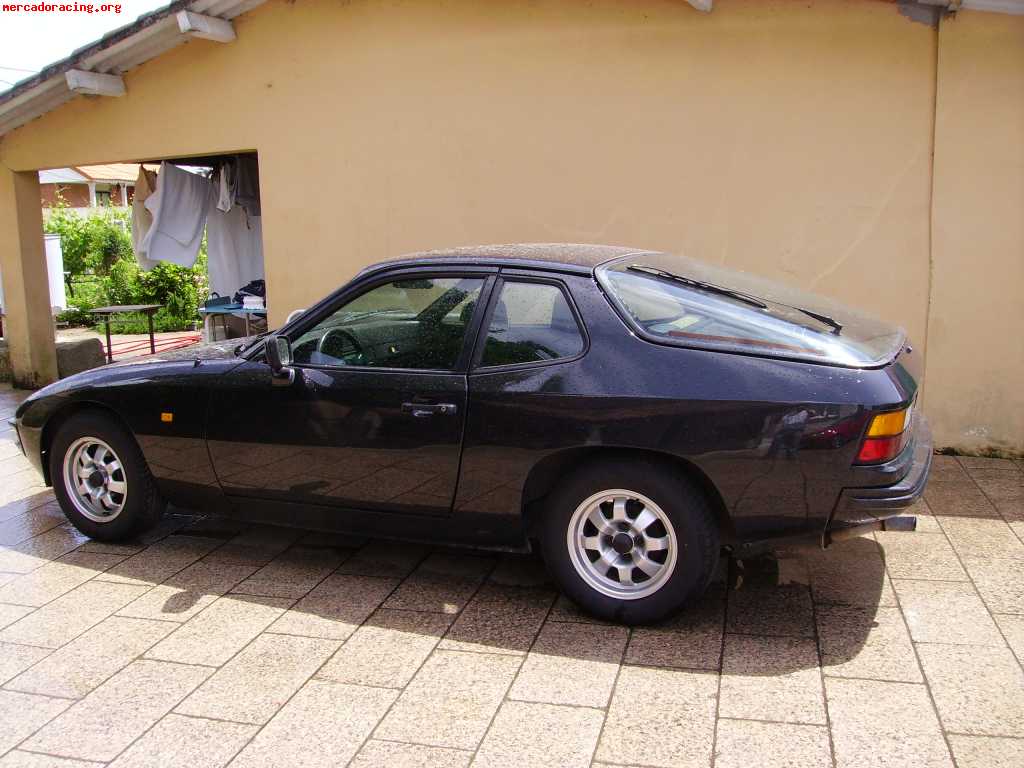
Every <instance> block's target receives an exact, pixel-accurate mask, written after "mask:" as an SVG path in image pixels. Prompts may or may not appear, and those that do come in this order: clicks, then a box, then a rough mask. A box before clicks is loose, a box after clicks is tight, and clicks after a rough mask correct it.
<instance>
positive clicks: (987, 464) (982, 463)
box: [956, 456, 1017, 477]
mask: <svg viewBox="0 0 1024 768" xmlns="http://www.w3.org/2000/svg"><path fill="white" fill-rule="evenodd" d="M956 460H957V461H959V462H960V466H961V467H963V468H964V469H966V470H967V473H968V474H969V475H971V476H972V477H973V476H974V475H975V473H976V472H977V470H992V469H998V470H1002V471H1010V472H1014V471H1016V470H1017V465H1016V464H1015V463H1014V461H1013V459H998V458H990V457H988V456H957V457H956Z"/></svg>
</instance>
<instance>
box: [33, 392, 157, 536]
mask: <svg viewBox="0 0 1024 768" xmlns="http://www.w3.org/2000/svg"><path fill="white" fill-rule="evenodd" d="M49 454H50V456H49V461H50V479H51V481H52V482H53V491H54V494H55V495H56V496H57V501H58V502H59V503H60V507H61V509H62V510H63V511H64V515H65V516H66V517H67V519H68V520H69V521H71V524H72V525H74V526H75V528H77V529H78V530H79V531H81V532H82V533H84V534H85V535H86V536H88V537H89V538H92V539H98V540H100V541H119V540H122V539H128V538H131V537H132V536H135V535H137V534H139V533H142V532H143V531H145V530H148V529H149V528H152V527H153V526H154V525H156V524H157V522H158V521H159V520H160V517H161V516H162V515H163V513H164V509H165V508H166V503H165V502H164V500H163V499H162V498H161V497H160V494H159V493H158V491H157V488H156V483H155V482H154V481H153V477H152V475H150V473H149V467H147V466H146V461H145V459H144V458H143V457H142V451H140V450H139V446H138V443H136V442H135V438H134V437H132V435H131V434H130V433H129V432H128V431H127V430H126V429H125V428H124V427H122V426H121V425H120V424H119V423H118V422H117V421H116V420H115V419H114V418H112V417H110V416H107V415H106V414H103V413H100V412H97V411H84V412H81V413H77V414H75V415H74V416H72V417H71V418H69V419H68V420H67V421H66V422H64V424H62V425H61V426H60V429H59V430H58V431H57V434H56V436H55V437H54V439H53V442H52V444H51V445H50V451H49ZM72 468H73V469H72ZM90 470H91V471H90ZM87 472H88V473H89V474H88V475H87V476H84V477H83V474H85V473H87ZM76 475H77V476H78V477H81V483H78V482H77V481H76V479H75V478H76ZM86 490H91V491H93V492H95V493H98V494H99V497H98V498H87V497H86V496H85V495H84V492H85V491H86Z"/></svg>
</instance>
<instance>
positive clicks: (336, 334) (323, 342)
mask: <svg viewBox="0 0 1024 768" xmlns="http://www.w3.org/2000/svg"><path fill="white" fill-rule="evenodd" d="M333 338H337V339H338V342H340V343H341V345H342V347H341V349H340V350H339V354H334V352H332V351H330V349H328V350H325V349H324V347H326V346H327V345H328V340H329V339H333ZM346 346H347V347H348V348H347V349H346ZM316 351H317V352H319V353H320V354H323V355H329V356H330V357H336V358H339V359H340V358H343V357H348V356H349V355H360V356H361V355H362V354H363V347H362V345H361V344H360V343H359V342H358V341H357V340H356V337H355V336H353V335H352V334H351V333H349V332H348V331H346V330H345V329H343V328H331V329H329V330H328V331H327V332H326V333H325V334H324V335H323V336H321V337H320V341H319V342H317V345H316Z"/></svg>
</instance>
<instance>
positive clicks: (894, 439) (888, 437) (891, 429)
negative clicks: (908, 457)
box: [856, 408, 911, 464]
mask: <svg viewBox="0 0 1024 768" xmlns="http://www.w3.org/2000/svg"><path fill="white" fill-rule="evenodd" d="M910 410H911V409H910V408H904V409H903V410H901V411H889V412H888V413H879V414H878V415H876V416H873V417H872V418H871V423H870V424H869V425H868V431H867V432H866V433H865V435H864V441H863V442H862V443H861V444H860V452H859V453H858V454H857V461H856V463H857V464H882V463H883V462H886V461H889V460H890V459H894V458H896V457H897V456H899V455H900V451H902V450H903V448H904V447H905V446H906V444H907V440H908V439H909V437H910Z"/></svg>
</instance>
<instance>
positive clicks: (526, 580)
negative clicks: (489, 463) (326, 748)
mask: <svg viewBox="0 0 1024 768" xmlns="http://www.w3.org/2000/svg"><path fill="white" fill-rule="evenodd" d="M182 521H185V522H184V524H182ZM176 527H177V530H175V531H174V532H173V533H171V534H170V535H169V536H168V537H167V538H166V539H164V542H165V543H166V542H169V541H174V542H180V543H182V545H184V546H187V543H188V540H189V539H194V540H196V541H202V542H206V546H210V542H211V540H219V541H222V542H223V543H222V544H219V545H217V544H216V543H215V542H214V545H213V548H212V549H211V551H210V552H208V553H207V554H205V555H204V556H203V557H201V558H199V559H197V560H196V561H195V562H194V563H192V564H190V565H189V566H188V567H186V568H184V569H182V570H181V571H180V572H179V573H177V574H175V575H173V576H171V577H170V578H168V579H166V580H164V581H163V582H162V584H161V585H160V586H159V587H158V589H157V590H154V593H155V594H160V595H161V596H162V597H161V599H160V602H159V605H157V604H155V603H154V602H153V599H154V597H155V594H154V595H152V596H151V597H150V599H149V607H148V609H147V611H149V612H140V611H138V610H136V609H134V608H133V606H132V605H129V606H127V607H126V608H125V609H122V611H121V613H122V615H128V616H131V615H138V616H140V617H141V616H150V617H151V618H165V619H172V620H178V621H182V620H184V619H187V618H189V617H190V616H191V615H194V614H195V613H196V612H198V611H199V610H201V609H203V608H205V607H206V606H207V605H209V604H210V603H211V602H212V601H214V600H215V599H217V598H218V597H221V596H224V595H229V596H230V598H231V599H232V600H235V601H241V602H246V601H248V602H252V603H261V602H265V601H267V600H268V599H270V598H274V599H281V598H290V599H291V600H294V602H292V603H290V607H287V609H286V610H284V611H283V613H282V614H281V615H280V616H279V617H278V618H277V619H276V621H274V622H273V623H271V624H270V625H269V627H268V628H267V631H269V632H272V633H280V634H292V635H300V636H310V637H322V638H326V639H344V640H349V641H350V642H351V643H353V648H355V649H358V646H359V645H360V643H364V642H370V638H374V642H376V643H378V644H383V647H385V648H387V647H393V648H394V649H395V654H396V656H400V655H401V654H402V653H403V652H404V651H403V650H402V649H403V648H405V647H407V646H409V645H410V644H420V645H422V644H423V643H428V644H431V645H433V644H437V645H438V647H440V648H441V649H446V650H461V651H476V652H486V653H500V654H510V653H511V654H523V653H526V652H528V651H529V652H532V653H534V654H542V655H544V656H547V657H552V658H553V659H555V660H557V659H558V658H559V657H562V658H565V659H567V660H568V659H576V660H581V661H603V662H610V663H619V662H622V663H626V664H629V665H636V666H652V667H661V668H674V669H683V670H695V671H707V672H723V673H724V674H738V675H743V676H751V675H754V676H760V675H764V676H777V675H781V674H787V673H790V672H794V671H799V670H802V669H811V668H817V667H818V666H821V667H823V668H824V669H825V670H826V671H827V670H828V668H829V667H843V666H844V665H846V664H849V663H855V660H856V659H857V658H858V656H859V655H860V654H861V653H862V651H863V649H864V647H865V645H866V644H867V643H868V640H869V637H870V636H871V633H872V631H874V630H875V629H877V628H878V627H879V622H880V621H885V622H888V621H891V620H893V618H894V617H893V616H891V615H889V614H890V613H891V612H892V611H895V608H892V607H891V606H894V597H893V594H892V590H891V588H890V587H889V586H888V581H887V578H886V575H885V565H884V559H883V555H882V550H881V548H880V547H879V545H878V544H877V543H876V542H875V541H874V539H873V538H871V537H863V538H858V539H852V540H848V541H844V542H842V543H839V544H836V545H834V546H833V547H832V548H830V549H829V550H826V551H823V550H816V549H813V548H807V549H791V550H783V551H780V552H777V553H773V554H771V555H767V556H763V557H759V558H757V559H752V560H746V561H736V560H732V559H730V558H728V557H725V556H723V557H722V559H721V561H720V564H719V567H718V569H717V571H716V573H715V575H714V577H713V580H712V583H711V584H710V586H709V588H708V590H707V592H706V594H705V595H704V596H703V597H702V598H701V599H700V600H698V601H696V602H695V603H694V604H693V605H691V606H689V607H688V608H687V609H685V610H683V611H681V612H679V613H678V614H676V615H674V616H672V617H670V618H668V619H666V620H664V621H662V622H659V623H657V624H651V625H647V626H638V627H632V628H627V627H625V626H624V625H620V624H616V623H614V622H604V621H600V620H597V619H595V618H593V617H592V616H590V615H589V614H587V613H586V612H585V611H583V610H582V609H580V608H579V607H578V606H576V605H574V604H573V603H572V602H571V601H570V600H568V599H567V598H566V597H565V596H563V595H560V594H559V593H558V592H557V590H556V588H555V587H554V585H553V583H552V581H551V579H550V577H549V576H548V574H547V572H546V570H545V567H544V564H543V562H542V561H541V560H540V558H538V557H534V556H529V555H514V554H501V555H495V554H491V553H487V552H481V551H478V550H469V549H457V548H449V547H431V546H425V545H419V544H407V543H397V542H388V541H383V540H377V539H374V540H364V539H360V538H358V537H353V536H341V535H333V534H322V533H307V532H302V531H296V530H294V529H286V528H274V527H270V526H247V525H245V524H240V523H237V522H235V521H232V520H227V519H223V518H198V519H190V518H178V519H177V525H176ZM144 543H145V542H142V541H140V542H137V543H136V544H137V545H142V544H144ZM335 563H337V567H335ZM117 570H118V569H117V567H116V566H115V568H113V569H112V572H113V573H114V574H115V575H116V571H117ZM99 578H101V579H102V578H104V577H103V576H100V577H99ZM286 604H287V603H286ZM153 611H156V613H152V612H153ZM895 618H898V612H897V615H896V616H895ZM356 633H359V638H361V639H357V640H356V641H354V642H353V641H351V640H350V638H352V637H354V636H355V635H356ZM344 653H348V652H347V651H346V652H344ZM352 653H357V650H353V651H352ZM385 655H386V654H385ZM352 664H353V665H355V666H359V664H360V659H359V658H358V657H353V659H352ZM384 666H385V667H386V666H387V665H386V664H385V665H384ZM362 674H364V675H365V674H369V675H370V678H371V680H372V681H377V682H379V683H380V684H382V685H391V684H392V682H393V681H389V680H385V679H384V678H386V677H387V673H386V672H380V673H372V672H369V671H366V670H364V671H363V673H362ZM375 674H377V675H378V676H377V677H375V676H374V675H375ZM378 677H379V678H380V679H378Z"/></svg>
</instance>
